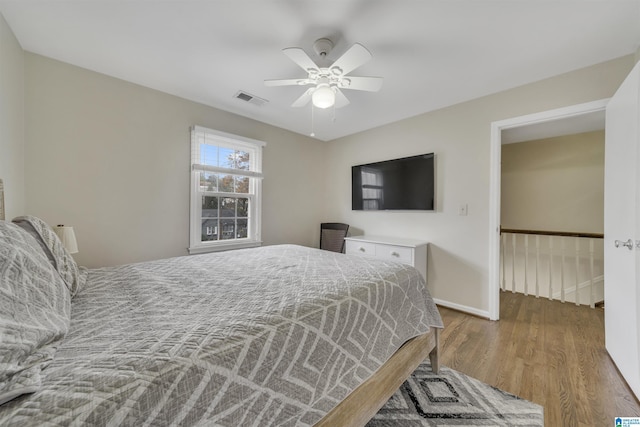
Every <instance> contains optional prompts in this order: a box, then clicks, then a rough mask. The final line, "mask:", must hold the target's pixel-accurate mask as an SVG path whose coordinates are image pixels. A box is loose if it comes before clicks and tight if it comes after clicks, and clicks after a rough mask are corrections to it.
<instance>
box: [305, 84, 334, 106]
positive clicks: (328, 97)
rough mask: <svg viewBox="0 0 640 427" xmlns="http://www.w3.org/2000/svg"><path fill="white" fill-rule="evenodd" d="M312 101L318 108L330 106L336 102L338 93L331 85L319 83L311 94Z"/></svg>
mask: <svg viewBox="0 0 640 427" xmlns="http://www.w3.org/2000/svg"><path fill="white" fill-rule="evenodd" d="M311 101H312V102H313V105H315V106H316V107H318V108H329V107H331V106H332V105H333V104H335V102H336V93H335V92H334V91H333V89H331V88H330V87H329V85H326V84H325V85H318V88H317V89H316V90H315V91H313V95H311Z"/></svg>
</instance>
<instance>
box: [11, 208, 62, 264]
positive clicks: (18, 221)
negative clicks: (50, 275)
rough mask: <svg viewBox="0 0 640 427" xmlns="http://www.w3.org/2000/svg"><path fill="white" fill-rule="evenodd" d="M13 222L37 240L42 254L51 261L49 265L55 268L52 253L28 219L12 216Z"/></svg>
mask: <svg viewBox="0 0 640 427" xmlns="http://www.w3.org/2000/svg"><path fill="white" fill-rule="evenodd" d="M13 222H14V223H15V224H17V225H18V226H19V227H20V228H22V229H23V230H24V231H26V232H27V233H29V234H31V236H33V238H34V239H36V242H38V245H39V246H40V248H41V249H42V252H44V254H45V255H46V256H47V258H48V259H49V262H50V263H51V265H52V266H53V267H54V268H55V267H56V260H55V259H54V258H53V254H52V253H51V251H50V250H49V248H48V247H47V245H46V244H45V243H44V242H43V241H42V238H41V237H40V234H39V233H38V232H37V231H36V229H35V228H34V227H33V225H31V223H30V222H29V221H26V220H21V219H20V217H18V218H14V219H13Z"/></svg>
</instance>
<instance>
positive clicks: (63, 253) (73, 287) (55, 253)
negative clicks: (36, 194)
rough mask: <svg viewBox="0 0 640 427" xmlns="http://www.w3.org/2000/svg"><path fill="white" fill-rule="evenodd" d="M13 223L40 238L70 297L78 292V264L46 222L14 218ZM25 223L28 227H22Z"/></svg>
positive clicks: (22, 217)
mask: <svg viewBox="0 0 640 427" xmlns="http://www.w3.org/2000/svg"><path fill="white" fill-rule="evenodd" d="M13 222H14V223H16V224H22V225H21V226H22V227H27V228H29V227H31V228H33V230H35V232H36V233H37V235H38V236H39V237H40V239H39V240H40V241H41V244H44V246H45V247H47V248H48V249H49V253H48V255H47V256H49V257H50V258H53V261H54V264H53V265H54V267H55V268H56V270H58V273H59V274H60V276H61V277H62V280H64V282H65V283H66V284H67V287H68V288H69V292H71V296H72V297H73V296H74V295H75V294H76V293H77V292H78V289H79V285H80V280H79V273H78V264H76V261H75V260H74V259H73V257H72V256H71V254H70V253H69V252H68V251H67V250H66V249H65V247H64V245H63V244H62V242H61V241H60V239H59V238H58V235H57V234H56V233H55V232H54V231H53V229H52V228H51V227H49V225H48V224H47V223H46V222H44V221H43V220H41V219H40V218H37V217H35V216H31V215H26V216H19V217H17V218H14V219H13ZM25 223H26V224H29V226H26V225H24V224H25ZM46 252H47V251H45V253H46Z"/></svg>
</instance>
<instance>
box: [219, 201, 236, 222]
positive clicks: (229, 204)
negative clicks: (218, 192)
mask: <svg viewBox="0 0 640 427" xmlns="http://www.w3.org/2000/svg"><path fill="white" fill-rule="evenodd" d="M220 216H224V217H235V216H236V199H235V198H232V197H221V198H220Z"/></svg>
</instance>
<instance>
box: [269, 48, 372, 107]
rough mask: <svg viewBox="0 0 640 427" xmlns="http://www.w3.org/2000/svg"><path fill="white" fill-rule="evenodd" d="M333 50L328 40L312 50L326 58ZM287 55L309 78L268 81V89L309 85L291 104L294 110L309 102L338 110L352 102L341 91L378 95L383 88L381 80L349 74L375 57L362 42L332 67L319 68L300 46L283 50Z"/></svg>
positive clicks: (350, 49)
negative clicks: (348, 90) (376, 93)
mask: <svg viewBox="0 0 640 427" xmlns="http://www.w3.org/2000/svg"><path fill="white" fill-rule="evenodd" d="M331 49H333V42H332V41H331V40H329V39H325V38H322V39H318V40H316V41H315V43H314V44H313V50H314V51H315V52H316V53H317V54H318V55H319V56H320V57H321V58H325V57H326V56H327V54H328V53H329V52H330V51H331ZM282 51H283V52H284V54H285V55H287V56H288V57H289V59H291V60H292V61H293V62H295V63H296V64H297V65H298V66H299V67H300V68H302V69H303V70H304V71H306V72H307V77H306V78H299V79H276V80H265V81H264V84H265V85H267V86H308V85H312V87H310V88H309V89H307V90H306V91H305V92H304V93H303V94H302V96H300V97H299V98H298V99H297V100H295V101H294V102H293V104H291V106H292V107H304V106H305V105H307V103H308V102H309V100H311V101H312V103H313V105H314V106H316V107H318V108H329V107H331V106H333V105H335V107H336V108H340V107H344V106H345V105H348V104H349V100H348V99H347V97H346V96H345V95H344V93H342V89H350V90H364V91H368V92H377V91H379V90H380V88H381V87H382V80H383V79H382V77H356V76H349V75H348V74H349V73H350V72H351V71H353V70H355V69H356V68H358V67H360V66H362V65H364V64H365V63H366V62H367V61H369V60H370V59H371V58H372V57H373V56H372V55H371V53H370V52H369V51H368V50H367V48H365V47H364V46H362V45H361V44H360V43H355V44H354V45H353V46H351V47H350V48H349V49H348V50H347V51H346V52H345V53H344V54H343V55H342V56H341V57H340V58H338V59H337V60H336V61H335V62H334V63H333V64H332V65H331V66H329V67H319V66H318V65H316V63H315V62H314V61H313V60H312V59H311V58H310V57H309V55H307V53H306V52H305V51H304V50H302V49H301V48H299V47H290V48H286V49H283V50H282Z"/></svg>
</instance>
